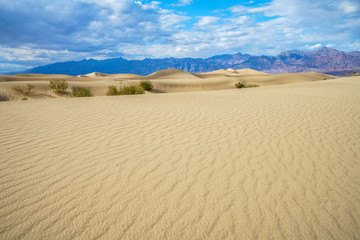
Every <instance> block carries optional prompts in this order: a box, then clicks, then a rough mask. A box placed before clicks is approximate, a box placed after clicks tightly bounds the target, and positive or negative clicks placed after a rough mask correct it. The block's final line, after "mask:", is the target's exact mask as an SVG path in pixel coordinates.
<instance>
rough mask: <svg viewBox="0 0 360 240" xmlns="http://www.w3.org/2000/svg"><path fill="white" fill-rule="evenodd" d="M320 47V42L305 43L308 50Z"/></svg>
mask: <svg viewBox="0 0 360 240" xmlns="http://www.w3.org/2000/svg"><path fill="white" fill-rule="evenodd" d="M320 47H322V44H321V43H318V44H315V45H305V48H306V49H308V50H314V49H317V48H320Z"/></svg>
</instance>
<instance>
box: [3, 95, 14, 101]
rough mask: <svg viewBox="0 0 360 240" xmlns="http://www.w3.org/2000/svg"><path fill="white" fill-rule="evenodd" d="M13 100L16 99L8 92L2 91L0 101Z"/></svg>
mask: <svg viewBox="0 0 360 240" xmlns="http://www.w3.org/2000/svg"><path fill="white" fill-rule="evenodd" d="M11 100H14V98H13V97H12V96H11V95H9V94H7V93H0V102H2V101H11Z"/></svg>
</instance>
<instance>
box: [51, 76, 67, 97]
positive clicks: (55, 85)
mask: <svg viewBox="0 0 360 240" xmlns="http://www.w3.org/2000/svg"><path fill="white" fill-rule="evenodd" d="M49 87H50V88H51V89H52V90H53V91H54V92H56V93H58V94H64V93H65V92H66V89H67V88H68V83H67V82H66V80H56V79H53V80H50V85H49Z"/></svg>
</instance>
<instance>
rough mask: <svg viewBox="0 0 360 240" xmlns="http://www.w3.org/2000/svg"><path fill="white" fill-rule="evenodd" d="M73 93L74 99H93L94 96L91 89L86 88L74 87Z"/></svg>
mask: <svg viewBox="0 0 360 240" xmlns="http://www.w3.org/2000/svg"><path fill="white" fill-rule="evenodd" d="M71 92H72V95H73V96H74V97H91V96H92V94H91V91H90V89H89V88H84V87H72V88H71Z"/></svg>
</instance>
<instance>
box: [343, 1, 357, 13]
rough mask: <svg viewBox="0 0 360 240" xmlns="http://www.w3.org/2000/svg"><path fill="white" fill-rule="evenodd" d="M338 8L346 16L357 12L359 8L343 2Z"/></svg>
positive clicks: (354, 4) (352, 3) (353, 4)
mask: <svg viewBox="0 0 360 240" xmlns="http://www.w3.org/2000/svg"><path fill="white" fill-rule="evenodd" d="M339 8H340V9H341V10H342V11H344V13H346V14H352V13H356V12H357V11H358V9H359V6H358V4H356V3H354V2H349V1H344V2H341V3H340V4H339Z"/></svg>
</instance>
